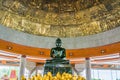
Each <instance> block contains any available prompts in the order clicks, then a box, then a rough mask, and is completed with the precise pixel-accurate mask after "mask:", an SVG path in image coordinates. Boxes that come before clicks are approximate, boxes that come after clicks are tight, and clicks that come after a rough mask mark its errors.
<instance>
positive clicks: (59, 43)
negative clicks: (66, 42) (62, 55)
mask: <svg viewBox="0 0 120 80" xmlns="http://www.w3.org/2000/svg"><path fill="white" fill-rule="evenodd" d="M61 44H62V41H61V39H60V38H57V39H56V46H57V47H60V46H61Z"/></svg>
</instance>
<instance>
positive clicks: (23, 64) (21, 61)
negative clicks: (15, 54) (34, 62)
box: [18, 55, 26, 80]
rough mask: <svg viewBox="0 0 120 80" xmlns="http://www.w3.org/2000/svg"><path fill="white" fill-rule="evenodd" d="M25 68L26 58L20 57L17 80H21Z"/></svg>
mask: <svg viewBox="0 0 120 80" xmlns="http://www.w3.org/2000/svg"><path fill="white" fill-rule="evenodd" d="M25 66H26V56H25V55H22V56H21V58H20V71H19V77H18V80H20V79H21V76H23V75H24V73H25Z"/></svg>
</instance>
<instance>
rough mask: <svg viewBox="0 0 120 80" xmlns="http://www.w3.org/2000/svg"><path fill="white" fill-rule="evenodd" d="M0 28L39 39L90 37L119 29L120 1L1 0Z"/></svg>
mask: <svg viewBox="0 0 120 80" xmlns="http://www.w3.org/2000/svg"><path fill="white" fill-rule="evenodd" d="M0 24H2V25H4V26H7V27H10V28H13V29H16V30H20V31H23V32H27V33H30V34H35V35H40V36H51V37H78V36H86V35H92V34H97V33H100V32H104V31H107V30H111V29H113V28H115V27H118V26H120V0H0Z"/></svg>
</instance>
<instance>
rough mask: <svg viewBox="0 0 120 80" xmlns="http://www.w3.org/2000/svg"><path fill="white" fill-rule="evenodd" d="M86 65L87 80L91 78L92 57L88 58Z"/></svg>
mask: <svg viewBox="0 0 120 80" xmlns="http://www.w3.org/2000/svg"><path fill="white" fill-rule="evenodd" d="M85 66H86V80H91V63H90V58H86V60H85Z"/></svg>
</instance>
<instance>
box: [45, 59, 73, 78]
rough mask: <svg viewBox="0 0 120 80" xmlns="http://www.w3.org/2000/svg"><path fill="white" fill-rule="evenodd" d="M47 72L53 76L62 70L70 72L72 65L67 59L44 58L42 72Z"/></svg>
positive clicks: (62, 71)
mask: <svg viewBox="0 0 120 80" xmlns="http://www.w3.org/2000/svg"><path fill="white" fill-rule="evenodd" d="M47 72H51V73H52V75H53V76H55V75H56V74H57V73H58V72H60V73H61V74H62V73H64V72H66V73H70V74H72V67H71V65H70V64H69V60H63V59H52V60H46V63H45V65H44V74H47Z"/></svg>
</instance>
